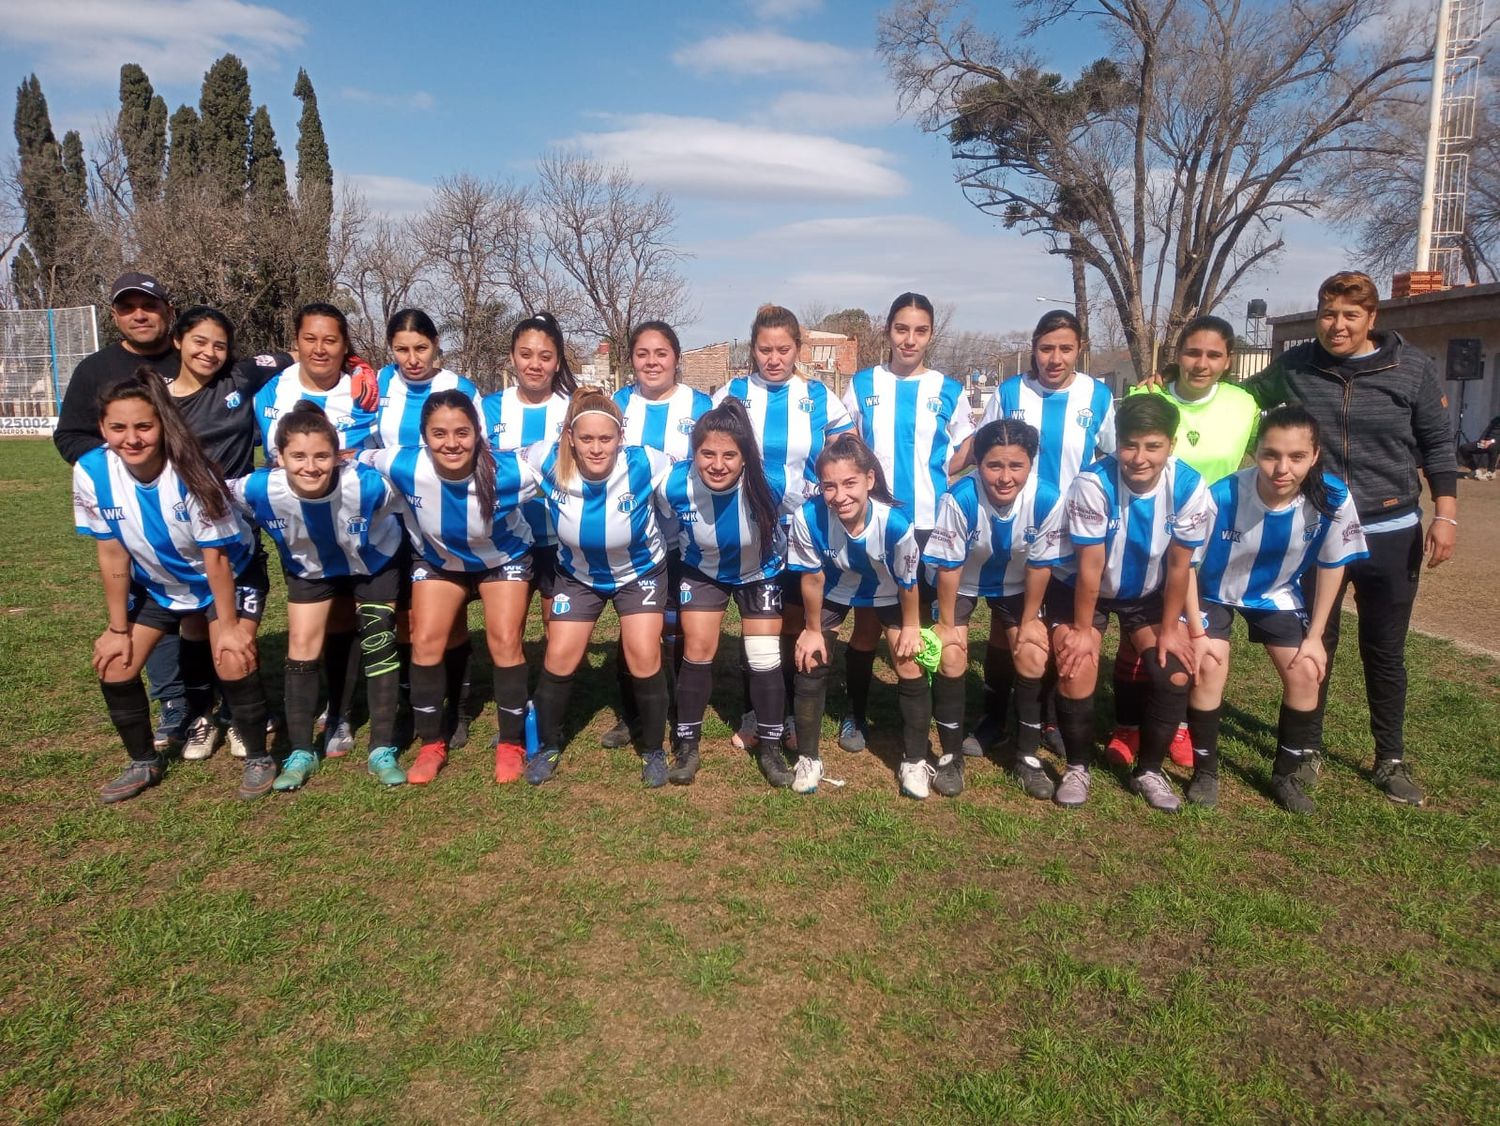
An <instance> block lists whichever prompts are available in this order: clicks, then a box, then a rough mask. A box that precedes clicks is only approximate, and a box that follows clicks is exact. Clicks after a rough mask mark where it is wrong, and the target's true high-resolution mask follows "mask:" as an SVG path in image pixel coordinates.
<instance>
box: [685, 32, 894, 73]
mask: <svg viewBox="0 0 1500 1126" xmlns="http://www.w3.org/2000/svg"><path fill="white" fill-rule="evenodd" d="M865 58H866V56H865V54H864V53H863V52H861V51H856V50H853V49H851V48H849V47H840V46H838V45H837V44H835V43H817V42H814V41H813V40H810V39H797V38H794V37H793V36H790V35H782V34H781V33H780V32H778V31H736V32H731V33H729V34H727V35H714V36H710V37H709V38H707V39H700V40H698V42H696V43H689V44H688V45H687V46H685V47H679V48H678V49H677V50H676V51H674V52H672V61H673V62H674V63H676V64H677V65H678V66H680V67H682V68H684V69H685V70H691V71H695V72H697V73H698V74H711V75H720V74H736V75H749V76H755V75H766V74H784V73H795V72H799V71H801V72H807V73H809V74H817V73H820V72H826V71H827V70H828V69H829V68H836V67H852V66H857V65H860V63H861V62H862V61H864V60H865Z"/></svg>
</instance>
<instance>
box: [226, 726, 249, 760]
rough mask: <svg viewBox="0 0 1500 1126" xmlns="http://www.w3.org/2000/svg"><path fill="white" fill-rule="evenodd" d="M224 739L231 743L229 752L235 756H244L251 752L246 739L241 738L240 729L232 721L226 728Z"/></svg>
mask: <svg viewBox="0 0 1500 1126" xmlns="http://www.w3.org/2000/svg"><path fill="white" fill-rule="evenodd" d="M224 741H225V742H226V743H228V744H229V753H230V754H231V755H233V756H234V757H235V758H244V757H245V756H246V755H248V754H249V753H250V750H249V748H248V747H246V746H245V740H243V739H241V738H240V733H239V729H238V728H236V727H235V725H234V724H232V723H231V724H230V725H229V726H228V728H226V729H225V732H224Z"/></svg>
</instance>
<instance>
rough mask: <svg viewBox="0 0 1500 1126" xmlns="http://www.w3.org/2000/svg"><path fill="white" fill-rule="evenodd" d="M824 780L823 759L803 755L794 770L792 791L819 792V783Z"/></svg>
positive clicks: (802, 792)
mask: <svg viewBox="0 0 1500 1126" xmlns="http://www.w3.org/2000/svg"><path fill="white" fill-rule="evenodd" d="M822 780H823V760H822V759H820V758H808V757H807V756H806V755H803V756H802V757H801V758H799V759H798V760H797V765H796V767H795V768H794V769H793V771H792V793H794V794H813V793H817V790H818V783H819V782H821V781H822Z"/></svg>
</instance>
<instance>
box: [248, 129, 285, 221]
mask: <svg viewBox="0 0 1500 1126" xmlns="http://www.w3.org/2000/svg"><path fill="white" fill-rule="evenodd" d="M249 199H250V202H251V203H253V204H255V205H256V206H257V207H259V208H261V209H263V210H265V211H267V212H269V213H270V214H273V215H284V214H286V213H287V211H289V210H290V208H291V202H292V200H291V195H290V194H289V193H288V191H287V186H286V162H285V161H283V160H282V159H281V149H280V148H279V147H278V146H277V144H276V132H275V130H274V129H272V128H271V115H270V113H269V112H268V111H267V110H266V107H265V106H259V107H257V109H256V111H255V116H254V117H252V118H251V119H250V189H249Z"/></svg>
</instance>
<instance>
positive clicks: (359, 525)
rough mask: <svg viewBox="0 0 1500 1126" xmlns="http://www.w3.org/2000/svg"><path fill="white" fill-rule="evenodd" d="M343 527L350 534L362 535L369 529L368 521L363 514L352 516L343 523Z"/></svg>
mask: <svg viewBox="0 0 1500 1126" xmlns="http://www.w3.org/2000/svg"><path fill="white" fill-rule="evenodd" d="M344 529H345V530H346V531H347V532H348V533H349V534H350V535H351V536H362V535H364V534H365V533H366V532H367V531H369V530H370V522H369V521H368V520H366V519H365V518H364V517H363V516H354V517H351V518H350V520H349V522H348V523H347V524H345V525H344Z"/></svg>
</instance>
